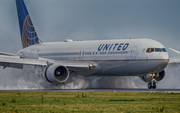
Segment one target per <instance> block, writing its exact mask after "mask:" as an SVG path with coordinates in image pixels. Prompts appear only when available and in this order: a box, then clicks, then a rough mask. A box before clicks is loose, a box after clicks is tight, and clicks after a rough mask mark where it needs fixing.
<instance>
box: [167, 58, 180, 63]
mask: <svg viewBox="0 0 180 113" xmlns="http://www.w3.org/2000/svg"><path fill="white" fill-rule="evenodd" d="M169 63H170V64H172V63H180V57H172V58H170V59H169Z"/></svg>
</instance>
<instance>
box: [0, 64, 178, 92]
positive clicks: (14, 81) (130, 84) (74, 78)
mask: <svg viewBox="0 0 180 113" xmlns="http://www.w3.org/2000/svg"><path fill="white" fill-rule="evenodd" d="M179 69H180V65H179V64H169V65H168V66H167V68H166V69H165V70H166V76H165V79H164V80H163V81H162V82H160V83H157V88H172V89H179V88H180V84H179V81H180V73H179ZM34 70H35V67H34V66H24V69H23V70H21V69H11V68H6V69H0V72H1V73H0V76H1V79H0V89H1V90H12V89H85V88H147V83H144V82H143V81H141V79H140V78H139V77H123V76H121V77H84V76H81V75H78V74H77V73H74V74H71V76H70V78H69V79H68V81H67V82H66V83H61V84H60V83H56V84H52V83H49V82H47V81H46V80H45V79H44V78H43V77H42V76H41V75H40V74H38V72H35V71H34Z"/></svg>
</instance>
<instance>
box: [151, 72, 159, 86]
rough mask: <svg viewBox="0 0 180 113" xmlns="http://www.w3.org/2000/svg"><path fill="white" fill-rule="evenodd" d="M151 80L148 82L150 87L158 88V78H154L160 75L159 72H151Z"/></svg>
mask: <svg viewBox="0 0 180 113" xmlns="http://www.w3.org/2000/svg"><path fill="white" fill-rule="evenodd" d="M150 76H151V82H149V83H148V89H156V82H157V81H156V80H155V79H154V78H155V76H159V74H154V73H151V74H150Z"/></svg>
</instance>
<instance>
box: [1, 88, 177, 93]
mask: <svg viewBox="0 0 180 113" xmlns="http://www.w3.org/2000/svg"><path fill="white" fill-rule="evenodd" d="M0 91H44V92H162V93H171V92H174V93H180V89H129V88H124V89H15V90H14V89H13V90H0Z"/></svg>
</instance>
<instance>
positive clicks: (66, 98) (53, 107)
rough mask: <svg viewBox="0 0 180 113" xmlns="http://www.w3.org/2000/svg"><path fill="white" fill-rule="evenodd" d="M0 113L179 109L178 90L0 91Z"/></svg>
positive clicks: (170, 112) (123, 112)
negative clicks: (161, 91) (154, 91)
mask: <svg viewBox="0 0 180 113" xmlns="http://www.w3.org/2000/svg"><path fill="white" fill-rule="evenodd" d="M0 103H1V104H0V105H1V106H0V113H3V112H7V113H33V112H34V113H39V112H40V113H69V112H76V113H79V112H87V113H96V112H98V113H99V112H100V113H102V112H109V113H116V112H117V113H134V112H137V113H142V112H145V113H146V112H148V113H157V112H164V113H180V93H138V92H86V93H83V92H6V91H1V92H0Z"/></svg>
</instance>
